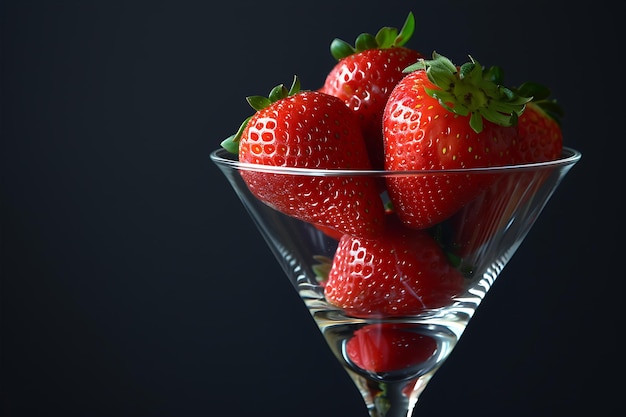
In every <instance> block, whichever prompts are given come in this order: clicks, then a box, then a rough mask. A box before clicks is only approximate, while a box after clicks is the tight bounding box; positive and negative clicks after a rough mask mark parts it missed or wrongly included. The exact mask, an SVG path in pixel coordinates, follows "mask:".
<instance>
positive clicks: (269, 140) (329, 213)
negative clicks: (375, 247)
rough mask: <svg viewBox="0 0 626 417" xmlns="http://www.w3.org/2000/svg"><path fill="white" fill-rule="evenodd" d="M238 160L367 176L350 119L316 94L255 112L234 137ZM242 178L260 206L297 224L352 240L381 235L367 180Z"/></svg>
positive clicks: (336, 103)
mask: <svg viewBox="0 0 626 417" xmlns="http://www.w3.org/2000/svg"><path fill="white" fill-rule="evenodd" d="M239 160H240V161H241V162H247V163H252V164H262V165H269V166H279V167H297V168H317V169H329V170H330V169H355V170H362V169H369V168H371V164H370V162H369V159H368V156H367V150H366V147H365V142H364V141H363V136H362V134H361V131H360V128H359V125H358V119H357V117H356V115H355V114H354V112H352V111H351V110H350V109H349V108H348V107H347V106H346V105H345V104H344V103H343V101H341V100H340V99H338V98H336V97H334V96H331V95H328V94H324V93H321V92H316V91H306V92H300V93H298V94H295V95H293V96H289V97H286V98H283V99H281V100H278V101H276V102H275V103H272V104H271V105H270V106H268V107H266V108H264V109H262V110H259V111H257V112H256V113H255V114H254V115H253V116H252V118H251V119H250V120H249V121H248V123H247V125H246V127H245V129H244V131H243V133H242V135H241V139H240V144H239ZM241 174H242V177H243V178H244V180H245V181H246V183H247V185H248V187H249V189H250V190H251V191H252V193H253V194H255V195H256V196H257V197H258V198H259V199H261V200H262V201H263V202H265V203H266V204H268V205H270V206H271V207H274V208H275V209H277V210H279V211H281V212H283V213H285V214H288V215H290V216H294V217H296V218H299V219H300V220H303V221H306V222H310V223H314V224H320V225H323V226H328V227H331V228H335V229H337V230H340V231H341V232H343V233H350V234H354V235H358V236H375V235H377V234H379V233H380V232H381V230H382V228H383V227H384V207H383V204H382V201H381V199H380V196H379V193H378V189H377V185H376V183H375V182H373V181H371V180H368V179H367V178H364V177H333V176H304V175H295V174H294V175H291V174H290V175H284V174H272V173H265V172H255V171H246V170H242V172H241Z"/></svg>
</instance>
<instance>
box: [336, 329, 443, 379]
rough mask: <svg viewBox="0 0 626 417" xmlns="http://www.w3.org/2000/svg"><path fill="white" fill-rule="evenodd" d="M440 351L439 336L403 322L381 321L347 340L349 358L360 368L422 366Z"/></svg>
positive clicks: (380, 369) (386, 369) (382, 369)
mask: <svg viewBox="0 0 626 417" xmlns="http://www.w3.org/2000/svg"><path fill="white" fill-rule="evenodd" d="M436 352H437V342H436V341H435V339H433V338H431V337H429V336H426V335H423V334H420V333H416V332H415V331H412V330H411V327H410V326H408V325H403V324H392V323H377V324H369V325H366V326H364V327H362V328H360V329H359V330H357V331H355V332H354V336H353V337H352V338H351V339H350V340H348V342H347V343H346V354H347V356H348V359H349V360H350V361H351V362H352V363H353V364H354V365H356V366H358V367H359V368H361V369H363V370H366V371H369V372H374V373H382V372H393V371H399V370H406V369H407V368H409V367H412V366H419V365H420V364H422V363H424V362H426V361H427V360H428V359H429V358H431V357H432V356H433V355H434V354H435V353H436Z"/></svg>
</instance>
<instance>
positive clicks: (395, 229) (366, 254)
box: [325, 216, 464, 317]
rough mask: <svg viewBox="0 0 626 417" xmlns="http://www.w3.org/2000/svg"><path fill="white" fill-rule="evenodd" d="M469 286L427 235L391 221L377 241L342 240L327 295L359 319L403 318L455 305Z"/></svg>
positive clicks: (330, 299)
mask: <svg viewBox="0 0 626 417" xmlns="http://www.w3.org/2000/svg"><path fill="white" fill-rule="evenodd" d="M463 284H464V279H463V276H462V275H461V274H460V273H459V272H458V271H457V270H456V269H454V268H453V267H452V265H451V264H450V263H449V262H448V259H447V258H446V255H445V254H444V252H443V251H442V250H441V248H440V247H439V245H438V244H437V243H436V242H435V240H434V239H433V238H432V237H431V236H430V235H429V234H428V233H427V232H426V231H423V230H413V229H409V228H407V227H405V226H404V225H402V224H401V222H400V221H399V220H398V219H397V218H395V216H388V221H387V228H386V230H385V232H384V233H383V234H382V235H381V236H379V237H377V238H375V239H367V238H358V237H354V236H349V235H344V236H343V237H342V238H341V240H340V241H339V245H338V247H337V250H336V252H335V256H334V258H333V264H332V266H331V269H330V272H329V274H328V280H327V282H326V285H325V296H326V300H327V301H328V302H329V303H331V304H334V305H336V306H338V307H340V308H343V309H344V310H345V311H346V312H347V313H348V314H350V315H353V316H356V317H382V316H385V317H388V316H403V315H412V314H417V313H419V312H422V311H424V310H425V309H430V308H438V307H442V306H445V305H449V304H451V302H452V298H453V297H454V296H455V295H457V294H459V293H460V292H462V290H463Z"/></svg>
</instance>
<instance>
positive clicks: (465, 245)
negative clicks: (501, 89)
mask: <svg viewBox="0 0 626 417" xmlns="http://www.w3.org/2000/svg"><path fill="white" fill-rule="evenodd" d="M499 81H500V82H501V80H499ZM517 91H518V93H519V94H521V95H524V96H532V97H533V101H531V102H530V103H528V104H527V105H526V108H525V109H524V112H523V113H522V115H521V116H520V117H519V120H518V123H517V130H518V134H519V137H518V138H517V140H516V141H515V143H514V144H513V149H512V156H513V159H514V162H515V163H518V164H525V163H535V162H544V161H549V160H554V159H557V158H558V157H559V156H560V155H561V151H562V149H563V135H562V132H561V126H560V117H561V116H562V115H563V112H562V109H561V107H560V106H559V105H558V104H557V103H556V101H554V100H549V99H548V97H549V95H550V91H549V90H548V89H547V88H546V87H544V86H541V85H539V84H535V83H525V84H523V85H522V86H521V87H519V89H517ZM550 173H551V171H550V170H545V171H536V170H527V171H512V172H508V173H506V174H505V173H502V174H500V175H499V177H500V178H499V179H498V181H497V183H495V184H494V185H493V186H492V187H490V188H489V189H488V190H486V191H485V193H483V194H482V195H481V196H480V197H479V198H477V199H476V200H475V201H473V202H472V203H471V204H468V205H467V206H466V207H465V208H464V209H463V210H462V211H461V212H460V213H458V214H457V215H455V217H454V219H453V225H454V226H453V228H454V229H455V236H454V238H453V244H452V247H451V248H450V250H451V251H454V253H456V254H457V255H459V256H461V257H463V258H468V261H469V262H470V263H471V262H472V260H471V255H472V254H473V253H476V252H477V251H478V250H479V249H480V248H481V246H483V245H484V244H486V243H488V242H490V240H491V239H492V238H493V236H495V235H496V234H497V233H498V232H500V231H501V230H503V229H504V228H505V227H507V225H509V224H510V221H511V218H512V217H513V216H514V213H515V211H517V210H519V209H520V207H523V206H524V205H525V204H527V203H528V201H529V199H531V198H533V196H534V195H535V193H536V192H537V190H538V189H539V188H540V187H541V185H542V184H543V182H544V181H545V179H546V178H547V177H548V176H549V175H550ZM494 244H497V243H494Z"/></svg>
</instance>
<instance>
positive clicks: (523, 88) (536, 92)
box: [515, 82, 564, 126]
mask: <svg viewBox="0 0 626 417" xmlns="http://www.w3.org/2000/svg"><path fill="white" fill-rule="evenodd" d="M515 91H516V92H517V94H518V95H520V96H524V97H532V98H533V99H532V102H533V103H534V104H536V105H537V106H538V107H539V108H540V109H541V110H542V111H543V112H544V113H545V114H546V115H548V116H549V117H551V118H552V119H554V121H556V122H557V123H558V124H559V126H560V125H561V119H562V118H563V114H564V113H563V108H562V107H561V105H560V104H558V103H557V101H556V99H553V98H552V99H551V98H549V97H550V94H551V92H550V89H549V88H548V87H546V86H544V85H542V84H538V83H535V82H525V83H523V84H522V85H520V86H519V87H517V88H516V89H515Z"/></svg>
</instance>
